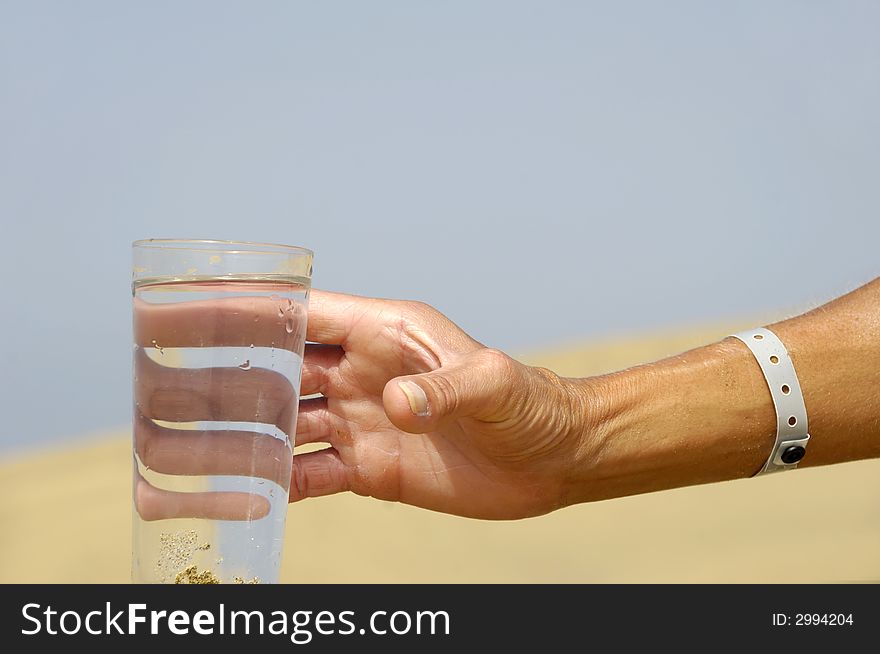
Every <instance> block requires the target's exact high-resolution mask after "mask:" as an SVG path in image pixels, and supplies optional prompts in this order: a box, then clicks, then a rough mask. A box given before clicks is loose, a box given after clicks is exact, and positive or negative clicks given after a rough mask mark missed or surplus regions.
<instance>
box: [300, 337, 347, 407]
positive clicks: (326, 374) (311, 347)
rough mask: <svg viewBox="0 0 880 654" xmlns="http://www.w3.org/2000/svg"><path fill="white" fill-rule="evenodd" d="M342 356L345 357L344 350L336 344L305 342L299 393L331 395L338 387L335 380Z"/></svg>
mask: <svg viewBox="0 0 880 654" xmlns="http://www.w3.org/2000/svg"><path fill="white" fill-rule="evenodd" d="M343 357H345V351H344V350H343V349H342V348H341V347H339V346H338V345H320V344H317V343H306V347H305V356H304V357H303V365H302V381H301V383H300V394H301V395H313V394H315V393H321V394H323V395H332V394H333V391H334V390H335V389H336V388H337V387H338V384H337V383H335V382H336V380H337V375H338V372H339V370H338V369H339V364H340V362H341V361H342V359H343Z"/></svg>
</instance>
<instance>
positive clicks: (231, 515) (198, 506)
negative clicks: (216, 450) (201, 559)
mask: <svg viewBox="0 0 880 654" xmlns="http://www.w3.org/2000/svg"><path fill="white" fill-rule="evenodd" d="M135 508H136V509H137V512H138V515H140V517H141V518H142V519H143V520H147V521H152V520H167V519H170V518H200V519H204V520H258V519H260V518H264V517H266V516H267V515H268V514H269V509H270V508H271V507H270V504H269V500H268V499H266V498H265V497H263V496H262V495H258V494H256V493H235V492H206V493H179V492H176V491H167V490H162V489H160V488H156V487H155V486H153V485H152V484H150V483H149V482H148V481H147V480H146V479H144V478H143V477H140V478H139V479H138V480H137V486H136V488H135Z"/></svg>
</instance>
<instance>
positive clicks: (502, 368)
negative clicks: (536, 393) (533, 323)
mask: <svg viewBox="0 0 880 654" xmlns="http://www.w3.org/2000/svg"><path fill="white" fill-rule="evenodd" d="M518 366H521V364H518V363H517V362H516V361H514V360H513V359H511V358H510V357H508V356H507V355H506V354H504V353H503V352H500V351H498V350H491V349H482V350H478V351H476V352H473V353H471V354H468V355H467V356H464V357H461V358H460V359H459V360H457V361H456V362H455V363H454V364H452V365H449V366H444V367H441V368H438V369H437V370H434V371H432V372H428V373H424V374H421V375H410V376H407V377H397V378H396V379H392V380H391V381H389V382H388V383H387V384H386V385H385V389H384V391H383V393H382V402H383V405H384V407H385V413H386V415H387V416H388V418H389V420H391V422H392V423H394V425H395V426H396V427H398V428H400V429H402V430H404V431H407V432H410V433H416V434H423V433H426V432H429V431H433V430H435V429H437V428H438V427H440V426H442V425H443V424H445V423H447V422H449V421H451V420H454V419H457V418H476V419H478V420H487V421H493V420H498V419H501V418H503V417H504V412H505V411H506V409H507V407H508V406H510V405H511V403H515V402H516V398H515V397H514V393H515V392H516V391H517V390H518V389H519V387H520V385H519V384H518V383H517V379H518Z"/></svg>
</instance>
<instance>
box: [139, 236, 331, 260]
mask: <svg viewBox="0 0 880 654" xmlns="http://www.w3.org/2000/svg"><path fill="white" fill-rule="evenodd" d="M197 244H201V245H208V246H210V245H217V246H218V247H216V248H212V247H187V246H188V245H193V246H194V245H197ZM224 246H225V247H224ZM235 246H243V247H242V248H239V249H235ZM131 247H132V248H152V249H156V250H182V251H188V252H226V253H229V254H237V253H241V254H274V255H279V254H281V255H283V254H295V253H296V254H300V255H307V256H310V257H314V256H315V253H314V251H312V250H310V249H308V248H304V247H301V246H299V245H284V244H283V243H260V242H257V241H224V240H220V239H200V238H142V239H138V240H137V241H132V243H131ZM256 248H264V249H256Z"/></svg>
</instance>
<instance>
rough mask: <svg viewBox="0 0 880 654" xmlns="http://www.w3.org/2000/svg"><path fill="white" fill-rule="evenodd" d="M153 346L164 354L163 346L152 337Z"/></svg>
mask: <svg viewBox="0 0 880 654" xmlns="http://www.w3.org/2000/svg"><path fill="white" fill-rule="evenodd" d="M153 347H154V348H156V349H157V350H159V354H165V348H163V347H162V346H161V345H159V344H158V343H157V342H156V339H155V338H154V339H153Z"/></svg>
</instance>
